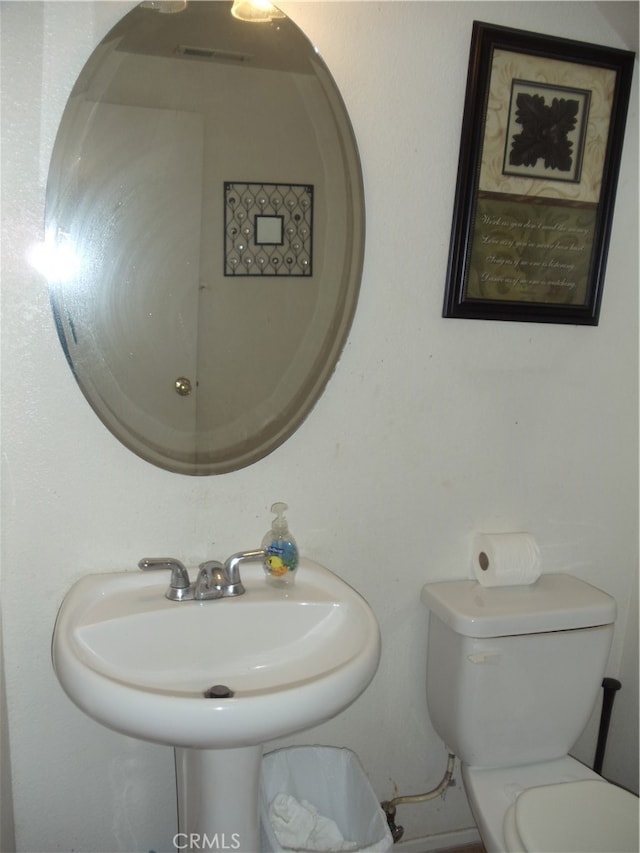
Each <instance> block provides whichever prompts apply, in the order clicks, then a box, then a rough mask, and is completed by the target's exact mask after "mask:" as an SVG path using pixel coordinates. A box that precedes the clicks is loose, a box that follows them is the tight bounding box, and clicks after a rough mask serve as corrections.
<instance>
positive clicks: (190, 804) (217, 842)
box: [175, 744, 262, 853]
mask: <svg viewBox="0 0 640 853" xmlns="http://www.w3.org/2000/svg"><path fill="white" fill-rule="evenodd" d="M175 756H176V780H177V787H178V837H177V839H176V840H177V842H178V843H177V847H178V849H179V850H180V849H182V850H213V849H215V850H236V851H239V853H256V851H257V850H260V815H259V805H258V794H259V787H260V764H261V760H262V745H261V744H260V745H258V746H245V747H238V748H236V749H185V748H183V747H176V749H175Z"/></svg>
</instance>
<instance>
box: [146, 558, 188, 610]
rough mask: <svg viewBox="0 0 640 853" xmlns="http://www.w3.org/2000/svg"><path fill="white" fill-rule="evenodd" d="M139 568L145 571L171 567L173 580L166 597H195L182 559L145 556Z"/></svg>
mask: <svg viewBox="0 0 640 853" xmlns="http://www.w3.org/2000/svg"><path fill="white" fill-rule="evenodd" d="M138 568H139V569H142V571H144V572H148V571H150V570H151V569H170V571H171V581H170V583H169V589H168V590H167V591H166V592H165V598H168V599H169V600H170V601H188V600H189V599H191V598H193V587H192V586H191V581H190V580H189V572H188V571H187V570H186V568H185V567H184V565H183V564H182V563H181V562H180V560H175V559H174V558H173V557H145V558H144V559H142V560H140V562H139V563H138Z"/></svg>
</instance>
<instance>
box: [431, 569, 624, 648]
mask: <svg viewBox="0 0 640 853" xmlns="http://www.w3.org/2000/svg"><path fill="white" fill-rule="evenodd" d="M420 598H421V601H422V603H423V604H424V605H426V607H428V608H429V610H431V611H432V612H433V613H435V614H436V615H437V616H438V617H439V618H440V619H441V620H442V621H443V622H444V623H445V624H446V625H449V627H450V628H451V629H452V630H453V631H455V632H456V633H458V634H463V635H464V636H466V637H479V638H482V637H508V636H515V635H519V634H541V633H544V632H546V631H566V630H571V629H575V628H592V627H595V626H598V625H609V624H611V623H613V622H615V618H616V603H615V601H614V599H613V598H612V597H611V596H610V595H608V594H607V593H606V592H603V591H602V590H601V589H598V588H597V587H595V586H591V584H588V583H586V582H585V581H582V580H580V579H579V578H574V577H573V576H572V575H542V576H541V577H540V578H538V580H537V581H536V582H535V583H534V584H530V585H526V586H500V587H484V586H481V585H480V584H479V583H478V582H477V581H475V580H459V581H441V582H438V583H428V584H425V585H424V587H423V588H422V593H421V596H420Z"/></svg>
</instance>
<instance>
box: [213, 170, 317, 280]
mask: <svg viewBox="0 0 640 853" xmlns="http://www.w3.org/2000/svg"><path fill="white" fill-rule="evenodd" d="M224 233H225V251H224V274H225V275H226V276H227V275H239V276H247V275H263V276H275V275H277V276H310V275H311V274H312V244H313V186H312V185H311V184H258V183H253V184H250V183H235V182H231V181H227V182H225V185H224Z"/></svg>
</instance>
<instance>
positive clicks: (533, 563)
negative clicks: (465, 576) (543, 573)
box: [472, 533, 540, 586]
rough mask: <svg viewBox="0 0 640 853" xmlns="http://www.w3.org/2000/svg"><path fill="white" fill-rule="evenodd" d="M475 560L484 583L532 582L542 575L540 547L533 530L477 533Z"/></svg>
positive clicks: (519, 583) (473, 559) (479, 575)
mask: <svg viewBox="0 0 640 853" xmlns="http://www.w3.org/2000/svg"><path fill="white" fill-rule="evenodd" d="M472 561H473V571H474V574H475V576H476V579H477V580H478V583H480V584H482V586H515V585H524V584H532V583H535V582H536V581H537V580H538V578H539V577H540V551H539V549H538V545H537V543H536V541H535V539H534V538H533V536H531V534H530V533H478V534H477V535H476V536H475V537H474V539H473V551H472Z"/></svg>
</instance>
